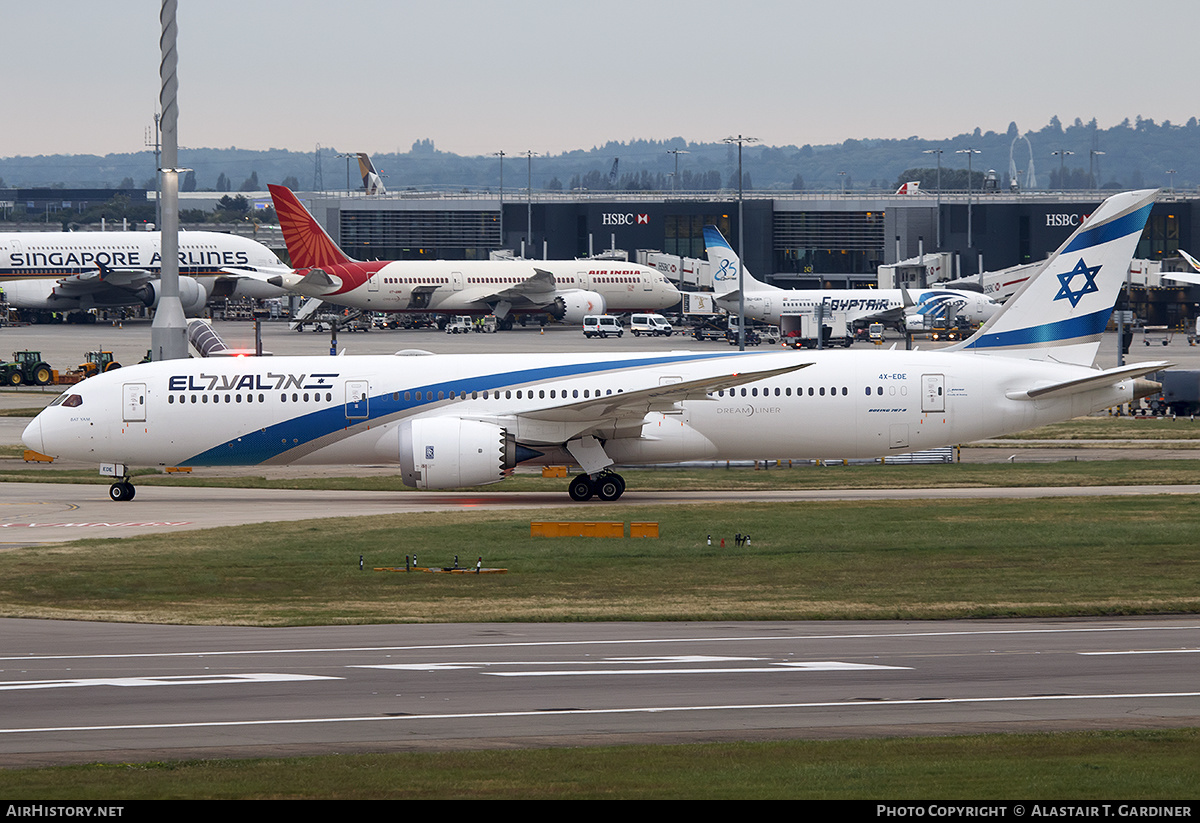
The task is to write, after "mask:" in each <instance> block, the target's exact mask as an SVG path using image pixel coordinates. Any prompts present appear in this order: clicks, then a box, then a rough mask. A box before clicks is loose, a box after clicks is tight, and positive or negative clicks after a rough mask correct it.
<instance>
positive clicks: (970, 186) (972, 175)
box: [954, 149, 983, 251]
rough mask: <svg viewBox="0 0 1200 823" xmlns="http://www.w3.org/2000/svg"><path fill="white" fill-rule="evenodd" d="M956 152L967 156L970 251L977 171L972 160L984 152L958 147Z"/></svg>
mask: <svg viewBox="0 0 1200 823" xmlns="http://www.w3.org/2000/svg"><path fill="white" fill-rule="evenodd" d="M954 153H955V154H965V155H966V156H967V251H970V250H971V249H972V248H974V243H973V242H972V235H971V190H972V189H973V188H974V187H975V183H974V180H975V172H974V170H973V169H972V167H971V160H972V159H973V158H974V156H975V155H977V154H983V152H982V151H981V150H980V149H957V150H955V152H954Z"/></svg>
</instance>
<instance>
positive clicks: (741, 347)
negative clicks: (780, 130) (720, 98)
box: [722, 134, 758, 351]
mask: <svg viewBox="0 0 1200 823" xmlns="http://www.w3.org/2000/svg"><path fill="white" fill-rule="evenodd" d="M722 142H724V143H737V147H738V258H739V260H740V261H741V262H739V263H738V351H745V350H746V278H745V277H744V276H743V274H742V272H744V271H745V270H746V234H745V229H744V228H743V226H744V225H745V220H743V219H742V145H743V144H745V143H757V142H758V138H757V137H743V136H742V135H740V134H739V135H738V136H737V137H726V138H725V140H724V141H722Z"/></svg>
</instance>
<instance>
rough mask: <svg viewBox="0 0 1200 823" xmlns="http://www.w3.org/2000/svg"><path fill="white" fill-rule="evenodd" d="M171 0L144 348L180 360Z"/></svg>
mask: <svg viewBox="0 0 1200 823" xmlns="http://www.w3.org/2000/svg"><path fill="white" fill-rule="evenodd" d="M178 5H179V4H178V1H177V0H162V5H161V7H160V10H159V24H160V26H161V34H160V36H159V41H158V45H159V51H160V53H161V55H162V57H161V62H160V63H159V67H158V75H159V81H160V84H161V86H160V90H159V95H158V103H159V110H160V111H161V112H162V120H161V123H162V141H163V146H162V160H161V162H162V167H161V168H159V172H160V173H161V175H162V193H163V196H162V225H160V226H159V227H158V230H159V235H158V236H159V241H160V242H159V248H160V250H161V252H162V260H161V262H160V264H159V265H160V269H159V285H160V286H161V291H160V293H159V298H158V306H157V307H156V308H155V311H154V322H153V323H152V324H151V326H150V348H151V356H152V358H153V359H154V360H182V359H184V358H186V357H187V355H188V350H187V346H188V342H187V318H186V317H184V314H183V302H182V301H181V300H180V299H179V172H180V169H179V168H178V166H179V132H178V128H179V99H178V97H179V78H178V76H177V75H176V70H177V68H178V66H179V54H178V52H177V51H176V49H175V44H176V40H177V39H178V34H179V26H178V24H177V23H176V19H175V17H176V12H177V10H178Z"/></svg>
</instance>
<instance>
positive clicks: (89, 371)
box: [78, 351, 121, 377]
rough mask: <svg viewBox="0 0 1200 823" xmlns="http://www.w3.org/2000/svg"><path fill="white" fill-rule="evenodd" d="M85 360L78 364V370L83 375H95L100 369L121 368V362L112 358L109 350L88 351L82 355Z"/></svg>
mask: <svg viewBox="0 0 1200 823" xmlns="http://www.w3.org/2000/svg"><path fill="white" fill-rule="evenodd" d="M84 357H85V358H87V359H86V362H83V363H80V364H79V369H78V370H79V371H81V372H83V376H84V377H95V376H96V375H97V374H99V373H100V372H102V371H112V370H113V369H119V368H121V364H120V363H118V362H117V361H116V360H114V359H113V353H112V352H110V351H90V352H88V353H87V354H85V355H84Z"/></svg>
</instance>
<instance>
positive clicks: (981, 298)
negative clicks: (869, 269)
mask: <svg viewBox="0 0 1200 823" xmlns="http://www.w3.org/2000/svg"><path fill="white" fill-rule="evenodd" d="M704 244H705V246H707V251H708V262H709V264H710V265H711V266H712V269H713V282H714V285H715V287H716V291H717V292H718V293H720V294H719V296H717V297H716V298H715V300H716V303H717V305H719V306H720V307H721V308H723V309H725V311H728V312H731V313H733V314H737V311H738V291H737V284H738V266H740V265H741V260H740V258H739V257H738V255H737V253H736V252H735V251H734V250H733V249H732V248H731V247H730V246H729V243H728V242H727V241H726V240H725V238H724V237H723V236H722V235H721V231H720V229H718V228H717V227H716V226H705V227H704ZM742 282H743V289H744V291H745V297H744V299H743V301H742V302H743V303H744V304H745V309H746V316H747V317H749V318H750V319H752V320H763V321H765V322H767V323H779V318H780V316H781V315H785V314H801V313H805V312H811V311H812V310H813V309H814V308H815V307H816V306H817V305H823V307H824V309H823V311H824V313H825V316H826V317H827V318H832V317H833V315H834V313H842V312H844V313H845V315H846V321H847V322H848V323H854V322H860V321H868V320H899V319H902V318H903V317H904V316H905V315H907V316H908V317H912V318H914V319H920V320H921V321H922V322H921V325H922V326H924V325H927V324H926V323H925V322H924V319H925V318H926V317H930V316H932V317H939V316H944V317H946V319H948V320H953V319H954V318H955V317H959V316H963V317H966V318H967V321H968V322H969V323H982V322H983V321H984V320H987V319H989V318H990V317H991V316H992V315H994V314H995V313H996V312H997V311H999V310H1000V304H999V303H997V302H996V301H995V300H992V298H990V297H987V296H986V295H983V294H981V293H979V292H973V291H960V290H957V289H939V288H930V289H921V290H913V291H909V290H907V289H781V288H779V287H778V286H771V285H768V284H767V283H763V282H762V281H760V280H755V279H754V278H753V277H751V275H750V271H749V270H748V269H743V271H742Z"/></svg>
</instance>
